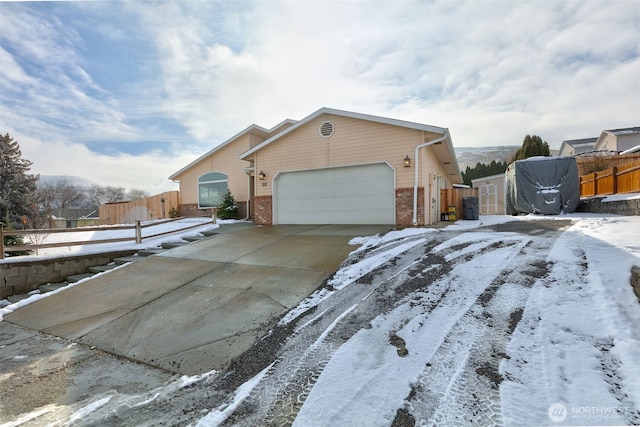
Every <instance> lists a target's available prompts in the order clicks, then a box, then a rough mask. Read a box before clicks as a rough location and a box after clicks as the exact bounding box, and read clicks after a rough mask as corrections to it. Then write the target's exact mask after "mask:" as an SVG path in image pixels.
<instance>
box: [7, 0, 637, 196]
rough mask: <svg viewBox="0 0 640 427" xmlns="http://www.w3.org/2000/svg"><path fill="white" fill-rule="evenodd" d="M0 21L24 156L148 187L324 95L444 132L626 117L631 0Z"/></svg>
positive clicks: (136, 10)
mask: <svg viewBox="0 0 640 427" xmlns="http://www.w3.org/2000/svg"><path fill="white" fill-rule="evenodd" d="M0 28H1V30H0V132H1V133H2V134H4V133H7V132H8V133H9V134H10V135H11V136H12V137H14V139H16V140H18V142H19V143H20V146H21V148H22V152H23V157H25V158H27V159H29V160H31V161H33V162H34V165H33V167H32V172H33V173H40V174H45V175H77V176H81V177H84V178H87V179H91V180H92V181H94V182H96V183H98V184H101V185H118V186H122V187H125V188H127V189H130V188H141V189H145V190H147V191H149V192H151V193H153V194H155V193H157V192H160V191H164V190H171V189H177V186H176V185H175V184H173V183H171V182H170V181H169V180H168V179H167V177H168V176H169V175H171V174H172V173H173V172H175V171H177V170H179V169H180V168H181V167H183V166H184V165H186V164H188V163H189V162H190V161H192V160H193V159H195V158H196V157H198V156H199V155H201V154H203V153H205V152H206V151H208V150H210V149H211V148H213V147H214V146H215V145H217V144H219V143H221V142H223V141H224V140H226V139H227V138H229V137H231V136H233V135H234V134H236V133H237V132H239V131H240V130H242V129H244V128H245V127H247V126H248V125H250V124H253V123H255V124H258V125H260V126H263V127H266V128H270V127H272V126H274V125H275V124H277V123H279V122H280V121H282V120H284V119H285V118H291V119H302V118H304V117H305V116H307V115H309V114H311V113H312V112H314V111H315V110H317V109H319V108H321V107H332V108H338V109H344V110H350V111H357V112H361V113H367V114H374V115H381V116H386V117H392V118H397V119H402V120H410V121H416V122H420V123H425V124H430V125H435V126H441V127H448V128H449V129H450V132H451V135H452V138H453V142H454V145H455V146H457V147H468V146H494V145H520V144H521V143H522V139H523V138H524V136H525V135H526V134H537V135H540V136H541V137H542V138H543V139H545V140H546V141H548V142H549V144H550V145H551V147H552V148H558V147H559V146H560V142H561V141H562V140H563V139H574V138H583V137H590V136H598V135H599V134H600V132H601V131H602V130H603V129H612V128H620V127H629V126H639V125H640V3H638V2H637V1H635V0H622V1H598V0H590V1H540V0H537V1H533V2H525V1H490V0H487V1H477V0H476V1H470V2H463V1H454V0H446V1H420V2H413V1H355V0H351V1H346V0H337V1H297V2H294V1H275V0H273V1H272V0H265V1H202V0H200V1H190V0H185V1H175V2H171V1H142V0H140V1H130V2H120V1H98V2H86V1H85V2H37V3H32V2H0Z"/></svg>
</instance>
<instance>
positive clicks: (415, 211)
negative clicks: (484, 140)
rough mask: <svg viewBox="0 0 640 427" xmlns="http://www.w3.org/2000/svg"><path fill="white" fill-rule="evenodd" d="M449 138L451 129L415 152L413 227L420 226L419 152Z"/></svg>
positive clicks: (418, 147)
mask: <svg viewBox="0 0 640 427" xmlns="http://www.w3.org/2000/svg"><path fill="white" fill-rule="evenodd" d="M448 137H449V129H445V130H444V135H443V136H441V137H440V138H436V139H434V140H433V141H429V142H425V143H424V144H420V145H418V146H417V147H416V149H415V151H414V154H413V157H414V159H415V163H416V165H415V170H414V179H413V226H414V227H415V226H417V225H418V171H419V169H420V168H419V165H420V160H419V159H420V158H419V157H418V151H420V149H421V148H424V147H428V146H430V145H433V144H437V143H439V142H442V141H444V140H445V139H447V138H448ZM429 197H431V196H429ZM429 202H431V201H429Z"/></svg>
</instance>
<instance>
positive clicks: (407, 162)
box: [404, 155, 411, 168]
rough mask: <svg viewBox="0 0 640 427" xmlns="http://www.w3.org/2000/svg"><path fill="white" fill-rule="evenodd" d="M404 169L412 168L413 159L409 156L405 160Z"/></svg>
mask: <svg viewBox="0 0 640 427" xmlns="http://www.w3.org/2000/svg"><path fill="white" fill-rule="evenodd" d="M404 167H405V168H410V167H411V159H410V158H409V156H408V155H407V156H406V157H405V158H404Z"/></svg>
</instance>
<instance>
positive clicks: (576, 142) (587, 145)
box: [558, 137, 598, 156]
mask: <svg viewBox="0 0 640 427" xmlns="http://www.w3.org/2000/svg"><path fill="white" fill-rule="evenodd" d="M596 141H598V137H592V138H580V139H567V140H565V141H562V144H560V150H558V156H563V155H566V153H565V152H566V151H569V149H568V148H567V147H571V148H572V149H573V150H572V151H571V152H570V153H568V154H579V153H581V152H584V151H587V150H588V149H593V147H594V146H595V145H596ZM565 148H567V149H566V150H565Z"/></svg>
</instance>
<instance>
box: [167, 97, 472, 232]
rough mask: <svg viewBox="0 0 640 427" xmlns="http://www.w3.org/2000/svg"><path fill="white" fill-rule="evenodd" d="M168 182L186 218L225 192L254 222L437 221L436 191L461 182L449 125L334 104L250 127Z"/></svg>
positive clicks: (406, 222) (217, 199)
mask: <svg viewBox="0 0 640 427" xmlns="http://www.w3.org/2000/svg"><path fill="white" fill-rule="evenodd" d="M170 179H172V180H174V181H179V182H180V192H181V198H182V202H181V203H182V204H181V206H180V210H181V214H183V215H185V214H194V213H197V212H200V213H202V212H206V209H210V208H212V207H214V206H217V205H218V204H219V203H220V201H221V197H222V195H224V193H225V192H226V191H227V190H229V191H231V193H232V195H233V196H234V197H235V198H236V201H238V202H239V205H240V208H241V210H242V212H243V213H244V215H245V216H247V217H252V218H253V220H254V222H255V223H256V224H397V225H417V224H425V223H433V222H436V221H438V220H439V218H440V212H439V211H440V208H439V206H440V190H441V189H445V188H451V186H452V185H453V184H455V183H461V182H462V176H461V174H460V169H459V167H458V163H457V160H456V157H455V152H454V149H453V145H452V140H451V136H450V134H449V132H448V130H447V129H446V128H441V127H436V126H431V125H426V124H420V123H414V122H408V121H403V120H396V119H391V118H385V117H378V116H372V115H367V114H361V113H355V112H349V111H343V110H336V109H331V108H321V109H319V110H317V111H316V112H314V113H312V114H310V115H309V116H307V117H305V118H304V119H302V120H300V121H292V120H285V121H284V122H282V123H280V124H279V125H277V126H275V127H274V128H272V129H269V130H266V129H264V128H262V127H259V126H257V125H252V126H250V127H248V128H247V129H245V130H244V131H242V132H240V133H239V134H237V135H235V136H234V137H232V138H231V139H229V140H227V141H225V142H224V143H222V144H221V145H220V146H218V147H216V148H215V149H213V150H211V151H209V152H208V153H206V154H205V155H203V156H201V157H200V158H199V159H197V160H195V161H194V162H192V163H191V164H189V165H187V166H185V167H184V168H183V169H181V170H180V171H178V172H176V173H174V174H173V175H171V177H170Z"/></svg>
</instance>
